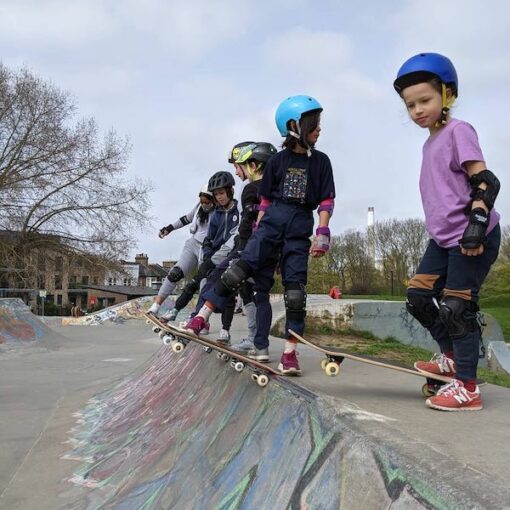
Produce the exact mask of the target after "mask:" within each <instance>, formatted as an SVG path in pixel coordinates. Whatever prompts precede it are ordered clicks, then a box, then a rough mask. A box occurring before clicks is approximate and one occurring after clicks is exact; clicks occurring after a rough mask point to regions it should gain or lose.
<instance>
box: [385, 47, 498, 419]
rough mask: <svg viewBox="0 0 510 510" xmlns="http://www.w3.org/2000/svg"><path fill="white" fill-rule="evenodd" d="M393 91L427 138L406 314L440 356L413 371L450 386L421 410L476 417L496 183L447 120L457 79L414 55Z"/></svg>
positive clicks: (461, 131)
mask: <svg viewBox="0 0 510 510" xmlns="http://www.w3.org/2000/svg"><path fill="white" fill-rule="evenodd" d="M393 85H394V87H395V90H396V91H397V92H398V93H399V95H400V97H401V98H402V99H403V100H404V103H405V105H406V108H407V111H408V113H409V116H410V117H411V119H412V120H413V122H415V123H416V124H417V125H418V126H420V127H422V128H426V129H428V130H429V133H430V136H429V138H428V139H427V141H426V142H425V144H424V146H423V161H422V167H421V174H420V192H421V198H422V203H423V209H424V212H425V222H426V226H427V231H428V233H429V235H430V237H431V239H430V241H429V244H428V246H427V249H426V251H425V254H424V256H423V259H422V261H421V262H420V264H419V266H418V268H417V270H416V274H415V275H414V276H413V278H412V279H411V280H410V282H409V287H408V289H407V303H406V307H407V310H408V312H409V313H410V314H411V315H412V316H413V317H414V318H416V319H417V320H418V322H420V324H422V325H423V326H424V327H425V328H427V329H428V330H429V332H430V334H431V335H432V337H433V338H434V339H435V340H436V341H437V343H438V344H439V347H440V350H441V354H436V355H434V357H433V358H432V360H431V361H428V362H425V361H418V362H417V363H415V368H416V369H417V370H420V371H423V372H430V373H433V374H439V375H444V376H450V377H453V378H454V381H453V382H452V383H450V384H447V385H445V386H443V387H441V389H440V390H439V391H438V392H437V394H436V395H435V396H433V395H431V396H430V398H429V399H428V400H427V405H428V406H429V407H431V408H433V409H439V410H443V411H477V410H480V409H482V399H481V395H480V390H479V388H478V386H477V384H476V369H477V365H478V356H479V346H480V341H481V329H480V325H479V323H478V320H477V319H478V310H479V308H478V304H477V303H478V299H479V291H480V287H481V285H482V283H483V281H484V280H485V277H486V276H487V273H488V272H489V269H490V267H491V265H492V264H493V263H494V261H495V260H496V258H497V255H498V250H499V244H500V239H501V233H500V228H499V214H498V213H497V212H496V210H495V209H494V201H495V200H496V197H497V195H498V192H499V188H500V183H499V181H498V179H497V177H496V176H495V175H494V174H493V173H492V172H491V171H490V170H487V167H486V164H485V160H484V157H483V154H482V151H481V149H480V145H479V143H478V137H477V134H476V131H475V130H474V129H473V127H472V126H471V125H470V124H468V123H467V122H463V121H460V120H456V119H452V118H451V117H450V115H449V109H450V107H451V105H452V104H453V102H454V101H455V99H456V97H457V96H458V80H457V72H456V71H455V68H454V66H453V64H452V63H451V61H450V60H449V59H448V58H446V57H444V56H443V55H439V54H437V53H420V54H418V55H415V56H414V57H411V58H410V59H409V60H407V61H406V62H405V63H404V64H403V65H402V67H401V68H400V70H399V71H398V74H397V79H396V80H395V82H394V84H393Z"/></svg>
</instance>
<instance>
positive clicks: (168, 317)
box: [160, 308, 179, 322]
mask: <svg viewBox="0 0 510 510" xmlns="http://www.w3.org/2000/svg"><path fill="white" fill-rule="evenodd" d="M178 313H179V310H177V309H176V308H172V309H171V310H169V311H168V312H166V313H164V314H163V315H162V316H161V317H160V318H161V319H162V320H164V321H167V322H173V321H174V320H175V319H176V318H177V314H178Z"/></svg>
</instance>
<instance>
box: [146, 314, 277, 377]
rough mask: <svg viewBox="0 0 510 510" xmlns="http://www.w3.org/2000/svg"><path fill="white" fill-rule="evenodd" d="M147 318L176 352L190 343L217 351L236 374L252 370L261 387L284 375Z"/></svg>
mask: <svg viewBox="0 0 510 510" xmlns="http://www.w3.org/2000/svg"><path fill="white" fill-rule="evenodd" d="M145 317H146V318H147V321H148V322H150V323H152V324H153V328H152V330H153V331H154V332H155V333H158V334H159V335H160V337H161V339H162V340H163V344H164V345H167V346H169V347H171V348H172V350H173V351H174V352H177V353H179V352H182V351H183V350H184V348H185V347H186V345H187V344H188V343H189V342H195V343H197V344H200V345H201V346H202V347H203V348H204V350H205V351H206V352H208V353H210V352H211V351H212V350H214V351H216V352H217V355H218V358H219V359H221V360H223V361H225V362H230V366H231V367H232V368H233V369H234V370H235V371H236V372H242V371H243V370H244V369H245V368H248V369H249V370H251V372H253V373H252V380H253V381H254V382H256V383H257V384H258V385H259V386H261V387H264V386H267V384H268V382H269V377H268V376H279V375H282V373H281V372H280V371H279V370H276V369H275V368H273V367H271V366H270V365H268V364H266V363H261V362H259V361H257V360H254V359H251V358H249V357H248V356H245V355H244V354H242V353H240V352H237V351H234V350H232V349H230V348H228V347H226V346H223V345H220V344H219V343H217V342H215V341H214V340H208V339H207V338H204V337H202V336H199V335H195V334H194V333H192V332H190V331H187V330H185V329H182V328H178V327H176V326H173V325H171V324H166V323H163V322H161V321H160V320H159V319H158V318H157V317H155V316H154V315H152V314H145Z"/></svg>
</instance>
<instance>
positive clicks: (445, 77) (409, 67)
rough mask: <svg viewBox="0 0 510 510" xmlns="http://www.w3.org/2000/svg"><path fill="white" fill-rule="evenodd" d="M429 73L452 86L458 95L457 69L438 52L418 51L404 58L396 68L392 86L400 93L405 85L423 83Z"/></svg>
mask: <svg viewBox="0 0 510 510" xmlns="http://www.w3.org/2000/svg"><path fill="white" fill-rule="evenodd" d="M430 75H433V76H436V77H437V78H439V79H440V80H441V82H442V83H444V84H445V85H451V86H453V88H454V90H453V93H454V95H455V96H458V88H459V82H458V79H457V71H455V67H453V64H452V62H451V60H450V59H449V58H447V57H445V56H444V55H440V54H439V53H418V55H415V56H414V57H411V58H410V59H409V60H406V61H405V62H404V63H403V64H402V67H401V68H400V69H399V70H398V73H397V79H396V80H395V81H394V82H393V87H394V88H395V90H396V91H397V92H398V93H399V94H400V93H401V92H402V90H404V88H405V87H409V86H410V85H416V84H417V83H423V82H424V81H426V80H427V76H428V77H430Z"/></svg>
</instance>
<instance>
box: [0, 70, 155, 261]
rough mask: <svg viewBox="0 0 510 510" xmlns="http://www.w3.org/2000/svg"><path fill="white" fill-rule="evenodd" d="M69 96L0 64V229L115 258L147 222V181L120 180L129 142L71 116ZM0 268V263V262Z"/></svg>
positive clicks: (24, 241)
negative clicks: (99, 130) (104, 133)
mask: <svg viewBox="0 0 510 510" xmlns="http://www.w3.org/2000/svg"><path fill="white" fill-rule="evenodd" d="M75 110H76V107H75V104H74V102H73V100H72V98H71V97H70V96H69V94H68V93H66V92H62V91H60V90H59V89H57V88H56V87H54V86H53V85H51V84H49V83H47V82H44V81H43V80H41V79H40V78H38V77H36V76H35V75H34V74H33V73H32V72H30V71H29V70H27V69H22V70H20V71H18V72H13V71H10V70H9V69H8V68H6V67H5V66H3V65H2V64H0V229H4V230H8V231H12V232H16V233H17V237H16V242H17V245H18V247H19V249H21V250H22V251H23V252H25V254H26V252H27V251H30V250H31V249H33V248H34V247H38V248H40V247H41V245H51V246H52V248H55V249H62V250H64V249H72V250H78V251H79V252H82V253H88V254H95V255H100V256H101V257H102V258H104V259H107V260H108V259H109V260H114V259H115V258H118V257H120V256H122V255H124V254H125V253H126V251H127V249H128V248H129V247H130V246H131V245H132V244H133V242H134V234H135V233H136V231H137V230H140V229H141V228H143V227H144V226H146V225H147V223H148V218H147V210H148V193H149V191H150V185H149V184H148V183H146V182H143V181H141V180H139V179H128V178H127V177H126V175H125V174H126V166H127V162H128V156H129V153H130V149H131V147H130V143H129V141H128V140H127V139H125V138H121V137H119V136H118V135H117V134H116V133H115V132H114V131H110V132H109V133H107V134H106V136H104V137H102V138H101V137H100V136H99V134H98V128H97V126H96V123H95V122H94V120H93V119H78V120H77V119H76V118H75ZM0 265H1V264H0Z"/></svg>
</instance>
